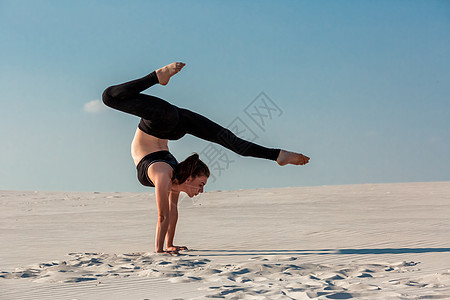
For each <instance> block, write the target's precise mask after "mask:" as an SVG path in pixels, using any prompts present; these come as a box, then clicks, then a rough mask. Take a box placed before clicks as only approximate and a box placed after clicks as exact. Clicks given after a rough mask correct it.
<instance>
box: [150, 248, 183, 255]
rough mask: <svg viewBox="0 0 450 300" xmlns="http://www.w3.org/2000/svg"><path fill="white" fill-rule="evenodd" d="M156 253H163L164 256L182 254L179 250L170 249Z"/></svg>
mask: <svg viewBox="0 0 450 300" xmlns="http://www.w3.org/2000/svg"><path fill="white" fill-rule="evenodd" d="M156 253H163V254H169V255H178V254H180V253H179V252H178V250H170V249H167V250H166V251H160V252H156Z"/></svg>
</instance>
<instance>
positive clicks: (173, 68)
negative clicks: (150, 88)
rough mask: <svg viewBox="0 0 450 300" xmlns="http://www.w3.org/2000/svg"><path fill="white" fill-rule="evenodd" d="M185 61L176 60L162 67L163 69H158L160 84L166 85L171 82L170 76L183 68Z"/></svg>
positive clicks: (157, 74)
mask: <svg viewBox="0 0 450 300" xmlns="http://www.w3.org/2000/svg"><path fill="white" fill-rule="evenodd" d="M185 65H186V64H185V63H182V62H174V63H171V64H170V65H167V66H165V67H162V68H161V69H158V70H156V76H158V81H159V84H161V85H166V84H168V83H169V80H170V77H172V76H173V75H175V74H177V73H178V72H180V71H181V69H183V67H184V66H185Z"/></svg>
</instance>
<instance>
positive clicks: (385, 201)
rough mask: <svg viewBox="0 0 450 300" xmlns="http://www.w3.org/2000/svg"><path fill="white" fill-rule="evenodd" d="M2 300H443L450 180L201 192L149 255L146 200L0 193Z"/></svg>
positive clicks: (448, 291) (448, 286)
mask: <svg viewBox="0 0 450 300" xmlns="http://www.w3.org/2000/svg"><path fill="white" fill-rule="evenodd" d="M0 208H1V221H0V222H1V223H0V233H1V240H2V243H1V246H0V299H205V298H225V299H352V298H354V299H449V298H450V240H449V238H448V236H449V235H448V233H449V232H450V230H449V229H450V222H449V221H450V183H449V182H443V183H414V184H385V185H354V186H327V187H310V188H284V189H259V190H241V191H233V192H211V193H205V194H203V195H202V196H201V197H200V198H197V199H195V200H194V201H192V200H191V199H188V198H184V199H183V200H182V201H181V202H180V220H179V224H178V226H179V228H178V231H177V235H176V241H180V242H179V244H187V245H188V246H189V247H190V248H191V249H192V250H189V251H184V252H182V254H181V255H178V256H170V255H164V254H155V253H153V252H151V250H152V249H153V238H154V233H153V232H154V226H155V213H156V210H155V209H156V207H155V203H154V195H153V194H138V193H134V194H133V193H61V192H54V193H52V192H12V191H4V192H0Z"/></svg>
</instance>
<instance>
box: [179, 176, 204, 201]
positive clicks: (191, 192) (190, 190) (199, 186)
mask: <svg viewBox="0 0 450 300" xmlns="http://www.w3.org/2000/svg"><path fill="white" fill-rule="evenodd" d="M207 181H208V177H206V176H198V177H195V178H192V177H189V178H188V179H187V180H186V181H185V182H184V184H185V191H184V192H186V194H188V196H189V197H191V198H192V197H194V196H197V195H198V194H200V193H203V187H204V186H205V184H206V182H207Z"/></svg>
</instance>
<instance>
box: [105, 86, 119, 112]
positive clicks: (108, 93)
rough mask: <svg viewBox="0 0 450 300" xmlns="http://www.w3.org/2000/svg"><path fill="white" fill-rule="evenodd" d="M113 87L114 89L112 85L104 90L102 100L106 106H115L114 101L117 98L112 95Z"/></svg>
mask: <svg viewBox="0 0 450 300" xmlns="http://www.w3.org/2000/svg"><path fill="white" fill-rule="evenodd" d="M111 89H113V87H112V86H110V87H108V88H106V89H105V90H104V91H103V95H102V100H103V103H104V104H105V105H106V106H109V107H112V108H114V102H115V100H116V99H115V97H113V96H111Z"/></svg>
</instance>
